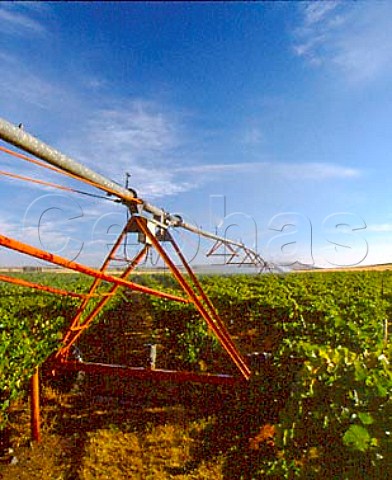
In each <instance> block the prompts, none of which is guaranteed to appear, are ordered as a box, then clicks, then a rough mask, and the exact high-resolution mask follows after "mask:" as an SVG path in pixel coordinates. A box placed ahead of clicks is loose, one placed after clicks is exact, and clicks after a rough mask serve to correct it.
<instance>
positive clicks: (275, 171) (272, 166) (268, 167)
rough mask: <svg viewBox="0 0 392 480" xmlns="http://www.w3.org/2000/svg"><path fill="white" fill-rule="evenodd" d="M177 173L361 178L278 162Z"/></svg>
mask: <svg viewBox="0 0 392 480" xmlns="http://www.w3.org/2000/svg"><path fill="white" fill-rule="evenodd" d="M174 171H175V172H177V173H188V174H196V175H203V176H205V175H210V176H214V175H222V174H227V175H238V174H244V175H250V174H256V173H260V172H261V171H262V172H264V173H265V174H267V175H269V176H276V177H281V178H287V179H298V180H300V179H302V180H312V181H323V180H329V179H339V178H340V179H350V178H357V177H360V176H361V171H360V170H358V169H354V168H350V167H343V166H340V165H334V164H329V163H316V162H314V163H284V162H281V163H278V162H244V163H232V164H208V165H192V166H188V167H177V168H176V169H175V170H174Z"/></svg>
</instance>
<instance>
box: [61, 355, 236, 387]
mask: <svg viewBox="0 0 392 480" xmlns="http://www.w3.org/2000/svg"><path fill="white" fill-rule="evenodd" d="M51 366H52V367H53V369H54V370H55V371H56V370H65V371H74V372H78V371H79V372H86V373H92V374H94V373H95V374H101V375H112V376H118V377H120V378H139V379H141V380H157V381H168V382H194V383H207V384H211V385H229V386H234V385H242V384H244V378H243V377H234V376H232V375H224V374H212V373H197V372H179V371H176V370H162V369H153V370H152V369H149V368H143V367H128V366H126V365H111V364H105V363H89V362H75V361H69V360H65V361H61V362H54V363H53V364H52V365H51Z"/></svg>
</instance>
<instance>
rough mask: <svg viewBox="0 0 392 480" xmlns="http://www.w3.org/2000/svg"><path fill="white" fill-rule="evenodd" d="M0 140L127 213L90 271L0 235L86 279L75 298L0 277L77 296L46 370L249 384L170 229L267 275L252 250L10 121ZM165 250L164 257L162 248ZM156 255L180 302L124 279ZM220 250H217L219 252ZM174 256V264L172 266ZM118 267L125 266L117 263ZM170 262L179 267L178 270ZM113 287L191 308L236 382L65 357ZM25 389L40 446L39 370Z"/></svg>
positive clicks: (1, 127)
mask: <svg viewBox="0 0 392 480" xmlns="http://www.w3.org/2000/svg"><path fill="white" fill-rule="evenodd" d="M0 139H2V140H3V141H4V142H7V143H8V144H11V145H13V146H14V147H17V148H18V149H20V150H23V151H24V152H26V153H27V154H31V155H33V156H34V158H33V157H31V156H29V155H26V153H22V152H20V151H16V150H14V149H9V148H6V147H5V146H2V145H0V151H1V152H3V153H4V154H8V155H11V156H13V157H17V158H19V159H21V160H24V161H27V162H32V163H33V164H35V165H38V166H40V167H42V168H46V169H49V170H51V171H54V172H56V173H58V174H61V175H65V176H67V177H71V178H72V179H76V180H79V181H80V182H83V183H84V184H87V185H89V186H90V187H93V188H95V189H98V190H100V191H103V192H105V193H106V194H107V195H109V196H110V197H111V198H113V197H114V198H115V199H116V201H118V202H119V203H122V204H123V205H125V206H126V207H127V209H128V211H129V216H128V220H127V222H126V224H125V225H124V227H123V229H122V231H121V233H120V235H119V236H118V238H117V240H116V241H115V243H114V245H113V247H112V248H111V250H110V252H109V254H108V255H107V256H106V258H105V259H104V261H103V263H102V265H101V267H100V268H99V269H96V268H92V267H89V266H87V265H84V264H82V263H78V262H76V261H73V260H69V259H67V258H64V257H62V256H60V255H56V254H53V253H50V252H48V251H45V250H42V249H39V248H36V247H34V246H32V245H29V244H26V243H22V242H20V241H18V240H16V239H13V238H10V237H7V236H5V235H2V234H1V233H2V232H0V246H3V247H5V248H7V249H11V250H14V251H16V252H20V253H22V254H27V255H29V256H31V257H34V258H36V259H39V260H43V261H46V262H49V263H51V264H53V265H56V266H60V267H63V268H67V269H70V270H74V271H76V272H80V273H82V274H85V275H87V276H90V277H92V278H93V281H92V284H91V286H90V289H89V291H88V292H87V293H85V294H82V293H77V292H71V291H66V290H62V289H59V288H55V287H52V286H49V285H42V284H39V283H33V282H31V281H28V280H24V279H19V278H16V277H15V276H8V275H5V274H2V275H0V281H2V282H9V283H14V284H17V285H20V286H23V287H27V288H32V289H38V290H41V291H46V292H50V293H53V294H57V295H69V296H73V297H80V298H81V303H80V305H79V307H78V310H77V313H76V315H75V317H74V318H73V319H72V321H71V323H70V325H69V326H68V328H67V330H66V332H65V334H64V336H63V339H62V341H61V346H60V348H59V350H58V351H57V352H56V353H55V354H54V355H53V358H52V359H51V367H52V368H53V370H56V371H62V372H67V371H84V372H87V373H98V374H105V375H117V376H120V377H133V378H139V379H147V380H169V381H174V382H186V381H192V382H199V383H209V384H218V385H219V384H221V385H235V384H237V383H239V382H246V381H248V380H249V379H250V377H251V374H252V372H251V370H250V368H249V366H248V362H247V359H246V358H245V357H244V356H243V355H242V354H241V353H240V352H239V350H238V349H237V347H236V345H235V343H234V342H233V340H232V338H231V337H230V334H229V332H228V330H227V328H226V325H225V324H224V322H223V321H222V319H221V318H220V316H219V314H218V312H217V310H216V309H215V307H214V305H213V304H212V302H211V301H210V299H209V298H208V296H207V295H206V293H205V292H204V291H203V288H202V286H201V284H200V282H199V280H198V279H197V277H196V275H195V274H194V272H193V270H192V268H191V266H190V265H189V263H188V262H187V260H186V258H185V256H184V254H183V253H182V251H181V249H180V247H179V246H178V244H177V243H176V241H175V239H174V238H173V235H172V233H171V230H172V228H181V229H185V230H187V231H189V232H192V233H194V234H197V235H200V236H202V237H205V238H207V239H209V240H212V241H213V242H214V244H213V246H212V248H211V249H210V250H209V252H208V253H207V255H208V256H213V255H219V256H221V257H222V258H223V260H224V262H225V263H226V264H232V265H233V264H237V265H249V264H250V265H253V266H254V267H255V268H257V269H258V270H259V271H267V270H270V269H271V268H273V267H272V266H270V265H269V264H268V263H267V262H266V261H265V260H264V259H263V258H262V257H261V256H260V255H259V254H258V253H257V252H256V251H254V250H252V249H250V248H248V247H246V246H245V245H244V244H242V243H240V242H236V241H233V240H230V239H227V238H224V237H221V236H218V235H215V234H213V233H210V232H207V231H205V230H202V229H200V228H198V227H196V226H194V225H190V224H189V223H186V222H184V221H183V219H182V218H181V217H179V216H178V215H172V214H170V213H168V212H166V211H165V210H163V209H161V208H157V207H155V206H153V205H151V204H149V203H147V202H145V201H143V200H142V199H140V198H138V196H137V194H136V192H135V191H134V190H132V189H129V188H125V187H123V186H121V185H119V184H117V183H114V182H113V181H111V180H109V179H107V178H105V177H104V176H102V175H100V174H98V173H96V172H95V171H93V170H91V169H90V168H88V167H86V166H84V165H83V164H81V163H78V162H76V161H75V160H73V159H71V158H69V157H67V156H66V155H64V154H62V153H60V152H59V151H57V150H55V149H53V148H52V147H50V146H49V145H47V144H45V143H43V142H42V141H40V140H38V139H37V138H35V137H33V136H32V135H30V134H28V133H27V132H25V131H24V130H23V129H22V128H20V127H16V126H14V125H12V124H10V123H9V122H7V121H5V120H2V119H0ZM0 174H1V175H5V176H7V177H11V178H15V179H18V180H23V181H29V182H33V183H38V184H41V185H44V186H46V187H53V188H60V189H62V190H65V191H70V192H76V193H83V192H81V191H80V190H76V189H73V188H70V187H67V186H65V185H63V184H54V183H50V182H47V181H44V180H39V179H37V178H30V177H27V176H24V175H19V174H15V173H11V172H5V171H0ZM128 234H137V235H138V241H139V243H140V250H139V251H138V252H137V253H136V255H135V256H134V257H133V258H127V259H126V266H125V268H124V270H123V271H122V272H121V273H120V274H119V275H113V274H111V273H110V271H109V270H108V269H109V267H110V266H111V264H112V263H113V262H116V261H117V262H118V259H119V257H118V252H119V250H120V247H121V246H122V245H123V244H124V242H125V241H126V238H127V236H128ZM165 244H167V245H170V246H171V247H172V248H171V249H170V251H171V255H169V253H168V249H167V248H165V247H164V245H165ZM151 249H155V251H156V252H157V253H158V255H159V256H160V258H161V259H162V261H163V262H164V264H165V266H166V267H167V268H168V269H169V270H170V271H171V273H172V275H173V276H174V277H175V279H176V280H177V282H178V284H179V286H180V287H181V289H182V291H183V292H184V296H176V295H172V294H168V293H165V292H163V291H159V290H155V289H152V288H148V287H146V286H143V285H140V284H137V283H135V282H133V281H131V280H129V275H130V274H131V272H132V271H134V269H135V268H136V267H137V266H138V265H140V263H141V262H142V261H143V260H145V259H146V257H147V255H148V252H149V251H150V250H151ZM222 250H223V251H222ZM173 252H174V254H175V257H176V260H173V259H172V256H173ZM122 260H124V259H122ZM176 262H177V263H178V264H179V265H181V268H179V267H178V266H177V264H176ZM101 282H107V283H109V284H111V287H110V290H109V291H108V292H106V293H104V294H101V295H102V296H101V298H100V299H99V301H98V302H97V303H95V305H94V306H92V305H91V303H90V302H91V300H92V299H96V297H97V295H98V296H99V295H100V294H99V290H98V287H99V285H100V283H101ZM120 287H126V288H129V289H131V290H133V291H136V292H141V293H145V294H149V295H155V296H157V297H161V298H165V299H167V300H171V301H176V302H183V303H191V304H193V305H194V307H195V308H196V310H197V311H198V312H199V314H200V316H201V317H202V318H203V319H204V321H205V322H206V323H207V325H208V326H209V328H210V329H211V331H212V332H213V333H214V334H215V336H216V338H217V339H218V341H219V342H220V344H221V345H222V347H223V349H224V350H225V351H226V353H227V355H228V357H229V358H230V359H231V361H232V362H233V364H234V365H235V366H236V369H237V371H238V374H237V375H226V374H225V375H222V374H206V373H205V374H201V373H196V372H189V371H188V372H184V371H173V370H163V369H158V368H155V365H150V366H148V367H146V368H141V367H131V366H126V365H112V364H103V363H90V362H83V361H77V360H75V359H74V358H73V356H72V349H73V347H74V346H75V344H76V342H77V340H78V339H79V337H80V335H82V333H83V332H84V331H85V330H86V329H88V328H89V326H90V325H91V323H92V322H93V320H94V319H95V318H96V316H97V315H98V314H99V313H100V312H101V311H102V309H103V308H104V307H105V305H106V304H107V303H108V302H109V300H110V299H111V298H112V297H113V296H114V295H115V294H116V292H117V291H118V289H119V288H120ZM31 385H32V402H31V406H32V434H33V438H34V439H35V440H39V439H40V427H39V425H40V424H39V385H38V369H37V370H36V373H35V375H34V376H33V378H32V381H31Z"/></svg>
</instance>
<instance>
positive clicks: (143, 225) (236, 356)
mask: <svg viewBox="0 0 392 480" xmlns="http://www.w3.org/2000/svg"><path fill="white" fill-rule="evenodd" d="M134 218H135V222H136V223H137V225H138V227H139V228H140V230H141V231H142V233H144V235H146V237H147V238H148V239H149V240H150V242H151V243H152V245H153V246H154V247H155V249H156V250H157V252H158V253H159V254H160V255H161V257H162V259H163V260H164V262H165V263H166V265H167V266H168V267H169V269H170V271H171V272H172V273H173V275H174V277H175V278H176V280H177V281H178V283H179V284H180V286H181V288H182V289H183V290H184V292H185V293H186V294H187V295H188V297H189V299H190V300H191V302H192V303H193V304H194V305H195V307H196V309H197V310H198V311H199V313H200V315H201V316H202V317H203V318H204V320H205V321H206V322H207V324H208V325H209V326H210V327H211V329H212V331H213V332H214V333H215V335H216V337H217V338H218V340H219V341H220V343H221V345H222V346H223V348H224V350H225V351H226V352H227V353H228V355H229V356H230V358H231V359H232V361H233V362H234V364H235V365H236V366H237V368H238V369H239V371H240V372H241V375H242V376H243V377H244V378H245V379H246V380H249V378H250V376H251V371H250V369H249V367H248V365H247V364H246V363H245V361H244V359H243V357H242V355H241V354H240V353H239V351H238V350H237V347H236V346H235V345H234V343H233V341H232V339H231V338H230V337H227V335H224V334H222V332H221V330H220V328H219V326H218V325H216V324H215V322H214V320H213V318H212V317H211V315H210V313H209V312H208V311H207V309H206V308H205V306H204V305H203V303H202V302H201V301H200V299H199V297H198V296H197V294H196V293H195V292H194V290H193V289H192V287H191V286H190V285H189V283H188V282H187V281H186V279H185V277H184V276H183V275H182V273H181V272H180V270H179V269H178V268H177V267H176V265H175V264H174V263H173V261H172V260H171V258H170V257H169V255H168V254H167V253H166V251H165V250H164V249H163V248H162V246H161V244H160V243H159V241H158V240H157V239H156V237H155V235H154V234H153V233H152V232H151V231H150V230H149V228H148V226H147V220H146V219H145V218H142V217H136V216H135V217H134Z"/></svg>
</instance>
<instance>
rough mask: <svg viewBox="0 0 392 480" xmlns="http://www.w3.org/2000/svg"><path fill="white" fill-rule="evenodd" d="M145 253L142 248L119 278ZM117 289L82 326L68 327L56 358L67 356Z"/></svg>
mask: <svg viewBox="0 0 392 480" xmlns="http://www.w3.org/2000/svg"><path fill="white" fill-rule="evenodd" d="M147 251H148V246H144V248H143V249H142V250H141V251H140V252H139V253H138V255H137V256H136V257H135V258H134V260H133V261H132V263H131V264H130V265H129V266H128V268H127V269H126V270H125V271H124V272H123V273H122V274H121V277H120V278H126V277H127V276H128V275H129V274H130V273H131V272H132V270H134V269H135V267H136V266H137V265H138V264H139V263H140V261H141V260H142V259H143V257H144V256H145V255H146V253H147ZM119 288H120V285H113V286H112V288H111V289H110V291H109V295H110V296H108V297H104V298H102V300H101V301H100V302H99V303H98V304H97V305H96V306H95V307H94V309H93V311H92V312H90V313H89V315H88V316H87V318H86V319H85V320H84V322H83V324H82V325H80V326H79V328H78V329H77V330H75V323H74V322H72V325H71V327H69V329H68V330H67V332H66V334H65V336H64V339H63V341H62V344H63V347H62V348H60V350H59V351H58V352H57V353H56V357H57V358H59V357H66V356H67V353H68V352H69V349H70V348H71V347H72V345H74V344H75V342H76V341H77V339H78V338H79V337H80V335H81V334H82V333H83V331H84V330H86V329H87V328H88V327H89V326H90V325H91V323H92V322H93V321H94V319H95V318H96V316H97V315H98V314H99V313H100V312H101V311H102V309H103V308H104V307H105V305H106V304H107V302H108V301H109V300H110V298H111V297H112V296H114V295H115V293H116V291H117V290H118V289H119Z"/></svg>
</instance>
